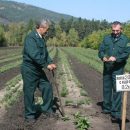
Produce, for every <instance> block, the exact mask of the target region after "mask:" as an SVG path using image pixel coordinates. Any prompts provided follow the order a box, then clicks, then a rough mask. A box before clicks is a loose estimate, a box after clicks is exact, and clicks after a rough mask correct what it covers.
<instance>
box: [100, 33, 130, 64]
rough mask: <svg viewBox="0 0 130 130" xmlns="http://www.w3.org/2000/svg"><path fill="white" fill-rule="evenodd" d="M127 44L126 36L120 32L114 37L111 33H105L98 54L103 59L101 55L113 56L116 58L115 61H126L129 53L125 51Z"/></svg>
mask: <svg viewBox="0 0 130 130" xmlns="http://www.w3.org/2000/svg"><path fill="white" fill-rule="evenodd" d="M127 44H128V38H127V37H126V36H125V35H123V34H121V35H120V36H119V37H118V38H114V37H113V36H112V35H107V36H105V37H104V39H103V42H102V44H101V45H100V48H99V53H98V56H99V58H101V59H103V57H110V56H114V57H115V58H116V62H115V63H123V62H126V60H127V58H128V56H129V53H128V51H126V50H127V49H128V48H127Z"/></svg>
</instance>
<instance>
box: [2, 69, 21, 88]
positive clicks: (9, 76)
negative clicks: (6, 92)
mask: <svg viewBox="0 0 130 130" xmlns="http://www.w3.org/2000/svg"><path fill="white" fill-rule="evenodd" d="M19 73H20V67H15V68H12V69H10V70H8V71H5V72H3V73H0V90H1V89H3V88H4V87H5V83H6V82H8V81H9V80H11V79H12V78H13V77H15V76H17V75H18V74H19Z"/></svg>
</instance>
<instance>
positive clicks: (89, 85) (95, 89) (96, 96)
mask: <svg viewBox="0 0 130 130" xmlns="http://www.w3.org/2000/svg"><path fill="white" fill-rule="evenodd" d="M69 61H70V64H71V67H72V69H73V71H74V73H75V75H76V77H77V78H78V79H79V81H80V82H81V83H82V84H83V85H84V89H85V90H86V91H87V92H88V95H89V97H91V98H92V100H93V105H94V107H95V109H96V110H97V113H98V115H97V116H95V117H93V118H97V121H98V119H100V118H101V117H102V118H103V119H104V120H106V122H105V124H106V125H108V124H109V125H108V127H106V128H103V127H102V128H101V126H103V124H97V122H95V123H96V124H97V128H96V129H95V130H120V124H115V123H111V120H110V116H109V115H103V114H102V113H101V111H102V109H101V106H102V88H103V87H102V74H101V73H99V72H97V71H95V70H94V69H92V68H91V67H89V66H88V65H86V64H83V63H81V62H79V61H78V60H77V59H75V58H74V57H72V56H69ZM127 118H128V119H130V96H129V95H128V105H127ZM99 126H100V128H99ZM126 130H130V122H128V123H126Z"/></svg>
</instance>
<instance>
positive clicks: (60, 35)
mask: <svg viewBox="0 0 130 130" xmlns="http://www.w3.org/2000/svg"><path fill="white" fill-rule="evenodd" d="M34 27H35V22H34V21H33V20H30V21H29V22H28V23H27V24H25V23H10V24H9V25H0V46H22V45H23V42H24V38H25V36H26V35H27V34H28V33H29V32H30V31H31V30H32V29H33V28H34ZM129 28H130V24H129V23H128V24H125V25H124V32H125V34H126V35H127V36H128V37H129V38H130V30H129ZM110 32H111V29H110V23H108V22H107V21H106V20H103V21H99V20H86V19H81V18H79V19H77V20H74V19H73V17H72V18H71V19H70V20H68V21H65V20H64V19H61V21H60V22H59V23H53V22H52V24H51V26H50V29H49V32H48V34H47V35H46V36H45V39H46V40H47V44H48V45H50V46H81V47H86V48H93V49H97V48H98V47H99V44H100V43H101V41H102V39H103V37H104V35H106V34H108V33H110Z"/></svg>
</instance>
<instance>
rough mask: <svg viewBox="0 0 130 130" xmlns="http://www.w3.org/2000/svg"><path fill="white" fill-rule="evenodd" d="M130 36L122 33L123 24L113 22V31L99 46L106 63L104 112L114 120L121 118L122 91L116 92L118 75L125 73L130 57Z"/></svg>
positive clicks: (102, 58)
mask: <svg viewBox="0 0 130 130" xmlns="http://www.w3.org/2000/svg"><path fill="white" fill-rule="evenodd" d="M127 44H128V38H127V37H126V36H125V35H123V34H122V25H121V23H120V22H118V21H115V22H113V23H112V33H111V34H110V35H107V36H105V37H104V39H103V42H102V44H101V45H100V48H99V58H101V60H102V61H103V63H104V70H103V113H105V114H111V116H112V118H111V119H112V121H113V122H114V121H120V120H121V101H122V97H121V96H122V94H121V92H116V75H122V74H123V73H124V67H125V64H126V60H127V58H128V55H129V54H128V52H127V51H126V49H127Z"/></svg>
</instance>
